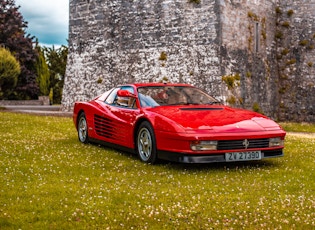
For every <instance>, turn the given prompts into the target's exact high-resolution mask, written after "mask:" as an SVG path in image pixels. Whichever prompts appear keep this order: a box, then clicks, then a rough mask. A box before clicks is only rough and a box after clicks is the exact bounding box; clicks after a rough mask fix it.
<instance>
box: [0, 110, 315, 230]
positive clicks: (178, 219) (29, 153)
mask: <svg viewBox="0 0 315 230" xmlns="http://www.w3.org/2000/svg"><path fill="white" fill-rule="evenodd" d="M0 124H1V125H0V139H1V145H0V229H1V230H3V229H314V228H315V179H314V178H315V173H314V168H315V161H314V159H315V158H314V153H315V139H314V138H313V137H312V136H306V137H303V136H296V135H292V134H288V136H287V138H286V147H285V156H284V157H283V158H275V159H269V160H264V161H259V162H249V163H232V164H228V163H222V164H203V165H191V164H178V163H161V164H158V165H147V164H144V163H142V162H140V161H139V160H138V159H137V158H136V157H135V156H132V155H130V154H126V153H121V152H119V151H116V150H112V149H108V148H105V147H102V146H98V145H91V144H89V145H84V144H81V143H79V141H78V140H77V134H76V131H75V128H74V126H73V123H72V120H71V118H60V117H43V116H33V115H25V114H15V113H8V112H0ZM283 127H285V126H284V125H283ZM298 127H299V125H296V124H295V130H294V131H299V128H298ZM313 131H314V129H313Z"/></svg>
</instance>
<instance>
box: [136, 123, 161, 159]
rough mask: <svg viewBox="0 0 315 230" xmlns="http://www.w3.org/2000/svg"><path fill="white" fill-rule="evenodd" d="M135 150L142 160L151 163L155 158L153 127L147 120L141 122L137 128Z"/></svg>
mask: <svg viewBox="0 0 315 230" xmlns="http://www.w3.org/2000/svg"><path fill="white" fill-rule="evenodd" d="M137 152H138V155H139V157H140V160H142V161H143V162H146V163H151V164H153V163H155V162H156V160H157V154H156V144H155V136H154V132H153V128H152V126H151V125H150V123H149V122H147V121H144V122H142V123H141V124H140V126H139V129H138V133H137Z"/></svg>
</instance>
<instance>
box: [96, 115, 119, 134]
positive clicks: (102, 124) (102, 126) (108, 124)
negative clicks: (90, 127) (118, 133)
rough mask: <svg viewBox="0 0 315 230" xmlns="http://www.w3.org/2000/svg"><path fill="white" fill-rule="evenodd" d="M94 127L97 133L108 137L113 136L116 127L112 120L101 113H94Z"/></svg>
mask: <svg viewBox="0 0 315 230" xmlns="http://www.w3.org/2000/svg"><path fill="white" fill-rule="evenodd" d="M94 127H95V132H96V134H97V135H99V136H102V137H106V138H113V136H114V127H113V122H112V120H110V119H108V118H106V117H101V116H99V115H94Z"/></svg>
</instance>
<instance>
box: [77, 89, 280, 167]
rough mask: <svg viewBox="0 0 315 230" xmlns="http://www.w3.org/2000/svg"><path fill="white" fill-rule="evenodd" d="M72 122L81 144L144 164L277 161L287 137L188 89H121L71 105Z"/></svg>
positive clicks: (264, 119) (267, 123)
mask: <svg viewBox="0 0 315 230" xmlns="http://www.w3.org/2000/svg"><path fill="white" fill-rule="evenodd" d="M73 121H74V124H75V127H76V129H77V131H78V137H79V140H80V141H81V142H83V143H87V142H89V141H91V142H101V143H103V144H105V145H109V146H111V147H116V148H120V149H122V150H127V151H132V152H135V153H136V154H138V155H139V157H140V159H141V160H142V161H144V162H147V163H155V162H156V161H157V159H165V160H169V161H177V162H185V163H208V162H232V161H250V160H261V159H264V158H271V157H280V156H283V148H284V138H285V135H286V133H285V131H284V130H283V129H282V128H281V127H280V126H279V125H278V124H277V123H275V122H274V121H272V120H270V119H268V118H267V117H265V116H263V115H261V114H258V113H255V112H252V111H247V110H242V109H234V108H230V107H227V106H224V105H222V104H221V103H220V102H218V101H217V100H216V99H214V98H213V97H211V96H209V95H208V94H206V93H205V92H203V91H201V90H199V89H197V88H195V87H193V86H191V85H188V84H169V83H166V84H164V83H143V84H126V85H121V86H118V87H116V88H113V89H111V90H109V91H107V92H105V93H104V94H102V95H100V96H98V97H97V98H95V99H93V100H92V101H89V102H76V103H75V105H74V112H73Z"/></svg>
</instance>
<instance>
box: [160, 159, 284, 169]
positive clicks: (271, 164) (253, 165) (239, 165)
mask: <svg viewBox="0 0 315 230" xmlns="http://www.w3.org/2000/svg"><path fill="white" fill-rule="evenodd" d="M164 163H165V162H164ZM165 164H167V167H170V168H172V169H177V170H188V171H228V170H229V171H237V170H240V169H244V170H245V169H246V170H248V169H259V168H263V169H268V168H277V167H278V166H279V165H280V163H279V162H278V161H273V160H270V159H269V160H260V161H239V162H228V163H227V162H217V163H202V164H200V163H199V164H198V163H196V164H195V163H194V164H187V163H177V162H166V163H165Z"/></svg>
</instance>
